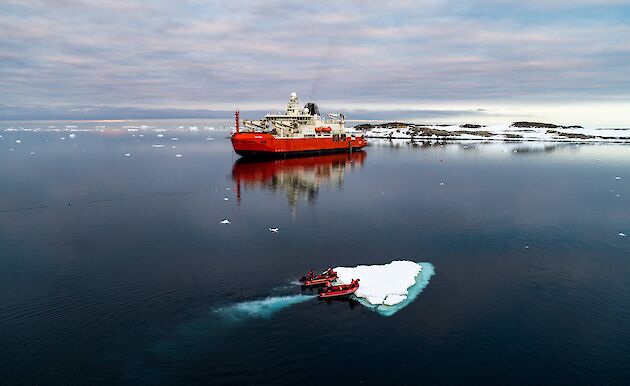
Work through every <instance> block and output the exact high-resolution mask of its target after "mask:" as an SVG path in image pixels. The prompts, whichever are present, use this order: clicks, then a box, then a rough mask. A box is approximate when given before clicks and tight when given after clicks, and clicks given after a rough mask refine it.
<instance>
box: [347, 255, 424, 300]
mask: <svg viewBox="0 0 630 386" xmlns="http://www.w3.org/2000/svg"><path fill="white" fill-rule="evenodd" d="M421 269H422V268H421V266H420V264H418V263H415V262H413V261H392V262H391V263H389V264H385V265H359V266H357V267H352V268H351V267H337V268H335V271H337V275H338V281H339V282H340V283H341V284H350V282H351V281H352V280H353V279H360V282H359V289H358V290H357V292H355V295H356V296H357V297H359V298H365V299H366V300H367V301H368V302H370V303H371V304H373V305H379V304H385V299H386V298H388V297H389V296H390V295H397V296H392V297H391V300H388V303H389V304H388V305H393V304H397V303H400V302H402V301H403V300H405V299H406V298H407V289H408V288H409V287H411V286H412V285H414V284H415V283H416V276H418V274H419V273H420V270H421ZM394 301H395V303H394Z"/></svg>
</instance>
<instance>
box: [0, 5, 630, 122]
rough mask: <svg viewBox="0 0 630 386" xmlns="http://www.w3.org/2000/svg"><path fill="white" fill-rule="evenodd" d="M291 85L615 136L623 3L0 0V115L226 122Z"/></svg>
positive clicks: (339, 100) (378, 115) (400, 112)
mask: <svg viewBox="0 0 630 386" xmlns="http://www.w3.org/2000/svg"><path fill="white" fill-rule="evenodd" d="M292 91H296V92H297V93H298V96H299V97H300V99H301V101H302V102H306V101H307V100H312V101H316V102H317V103H318V104H319V105H320V107H321V109H322V110H325V111H328V110H335V109H337V110H341V111H344V112H346V114H350V118H356V119H390V118H391V119H396V118H403V119H408V120H426V119H432V120H435V121H445V120H451V121H462V120H467V121H471V122H473V121H477V122H486V121H488V122H492V121H501V120H503V121H509V120H514V119H530V120H536V119H538V120H542V119H545V120H547V121H549V120H552V121H556V122H557V123H563V124H581V123H582V124H584V123H586V124H591V125H607V126H616V127H628V126H630V0H626V1H615V0H573V1H559V0H530V1H518V2H516V1H514V2H513V1H505V0H488V1H478V0H469V1H438V0H419V1H371V0H362V1H358V0H357V1H241V0H230V1H221V2H216V1H189V0H178V1H160V0H155V1H148V0H147V1H132V0H54V1H51V0H0V120H1V119H4V120H15V119H55V118H56V119H108V118H126V117H129V118H133V117H144V118H164V117H191V118H195V117H206V116H207V117H223V116H229V114H231V112H232V111H233V110H234V109H235V108H240V109H241V110H245V111H250V112H252V113H253V112H260V111H269V110H281V109H283V108H284V106H285V104H286V99H287V98H288V96H289V94H290V93H291V92H292ZM558 121H561V122H558Z"/></svg>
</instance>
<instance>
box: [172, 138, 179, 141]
mask: <svg viewBox="0 0 630 386" xmlns="http://www.w3.org/2000/svg"><path fill="white" fill-rule="evenodd" d="M171 141H179V138H177V137H173V138H171Z"/></svg>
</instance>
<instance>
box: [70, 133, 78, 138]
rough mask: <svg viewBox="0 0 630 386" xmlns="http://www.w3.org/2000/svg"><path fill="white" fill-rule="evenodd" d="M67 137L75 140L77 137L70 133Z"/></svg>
mask: <svg viewBox="0 0 630 386" xmlns="http://www.w3.org/2000/svg"><path fill="white" fill-rule="evenodd" d="M68 137H70V138H76V137H77V135H76V134H75V133H71V134H70V135H68Z"/></svg>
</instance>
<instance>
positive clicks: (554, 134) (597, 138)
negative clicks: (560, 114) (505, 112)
mask: <svg viewBox="0 0 630 386" xmlns="http://www.w3.org/2000/svg"><path fill="white" fill-rule="evenodd" d="M353 130H354V132H355V133H361V134H363V135H364V136H365V137H367V138H381V139H409V140H444V141H461V140H491V141H543V142H612V143H630V128H625V129H610V128H584V127H582V126H578V125H570V126H568V125H557V124H553V123H543V122H526V121H520V122H514V123H512V124H498V125H496V124H495V125H479V124H471V123H466V124H459V125H457V124H416V123H403V122H388V123H380V124H369V123H368V124H360V125H356V126H354V128H353Z"/></svg>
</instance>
